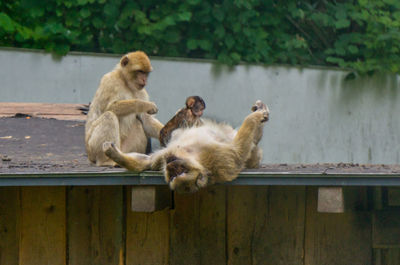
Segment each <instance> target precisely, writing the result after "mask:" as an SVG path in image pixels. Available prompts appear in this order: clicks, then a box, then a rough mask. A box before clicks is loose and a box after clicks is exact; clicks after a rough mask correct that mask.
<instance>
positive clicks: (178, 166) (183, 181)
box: [165, 156, 207, 193]
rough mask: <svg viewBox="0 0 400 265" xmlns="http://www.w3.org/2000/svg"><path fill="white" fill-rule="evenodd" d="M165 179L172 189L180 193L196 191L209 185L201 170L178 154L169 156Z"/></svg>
mask: <svg viewBox="0 0 400 265" xmlns="http://www.w3.org/2000/svg"><path fill="white" fill-rule="evenodd" d="M165 181H166V182H167V183H168V185H169V187H170V189H171V190H175V191H177V192H179V193H192V192H196V191H198V190H199V189H200V188H202V187H205V186H206V185H207V180H206V178H205V177H204V176H203V174H201V172H200V170H198V169H196V168H193V167H192V166H191V165H190V164H189V163H188V162H187V161H185V160H184V159H180V158H177V157H176V156H169V157H168V158H167V160H166V167H165Z"/></svg>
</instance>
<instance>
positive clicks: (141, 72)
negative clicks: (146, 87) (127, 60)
mask: <svg viewBox="0 0 400 265" xmlns="http://www.w3.org/2000/svg"><path fill="white" fill-rule="evenodd" d="M136 73H138V74H141V75H146V76H148V75H149V74H150V73H149V72H145V71H142V70H137V71H136Z"/></svg>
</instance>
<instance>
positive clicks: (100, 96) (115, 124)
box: [85, 51, 163, 166]
mask: <svg viewBox="0 0 400 265" xmlns="http://www.w3.org/2000/svg"><path fill="white" fill-rule="evenodd" d="M152 70H153V68H152V66H151V64H150V59H149V58H148V57H147V55H146V54H145V53H144V52H141V51H136V52H131V53H128V54H126V55H124V56H123V57H122V58H121V60H120V63H119V64H118V65H117V66H116V67H115V68H114V70H113V71H111V72H109V73H107V74H105V75H104V76H103V78H102V79H101V81H100V85H99V88H98V89H97V91H96V94H95V96H94V98H93V100H92V103H91V104H90V109H89V113H88V116H87V121H86V126H85V144H86V151H87V154H88V158H89V160H90V161H91V162H92V163H94V164H96V165H97V166H114V165H115V162H114V161H112V160H111V159H110V158H108V157H107V156H106V155H105V154H104V151H103V143H104V142H113V143H115V145H116V146H118V148H120V149H121V150H123V151H124V152H137V153H145V151H146V146H147V142H148V137H153V138H157V139H158V136H159V134H160V130H161V128H163V124H162V123H161V122H159V121H158V120H157V119H156V118H154V117H152V116H151V114H155V113H157V111H158V110H157V106H156V105H155V104H154V103H153V102H150V101H149V96H148V94H147V92H146V89H145V88H144V87H145V86H146V83H147V78H148V75H149V73H150V72H151V71H152Z"/></svg>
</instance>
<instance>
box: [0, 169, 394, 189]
mask: <svg viewBox="0 0 400 265" xmlns="http://www.w3.org/2000/svg"><path fill="white" fill-rule="evenodd" d="M90 185H96V186H97V185H98V186H103V185H106V186H107V185H166V183H165V181H164V177H163V175H162V172H157V171H146V172H141V173H135V172H127V171H121V172H120V171H116V172H95V173H93V172H71V173H33V174H26V173H23V174H19V173H17V174H0V186H90ZM225 185H283V186H400V174H399V173H345V174H342V173H291V172H246V171H245V172H242V173H241V174H240V175H239V177H238V178H237V179H235V180H234V181H232V182H227V183H225Z"/></svg>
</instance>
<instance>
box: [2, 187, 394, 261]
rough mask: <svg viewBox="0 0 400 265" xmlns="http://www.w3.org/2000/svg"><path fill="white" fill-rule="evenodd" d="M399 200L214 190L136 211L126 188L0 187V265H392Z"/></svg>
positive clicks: (351, 192) (373, 192)
mask: <svg viewBox="0 0 400 265" xmlns="http://www.w3.org/2000/svg"><path fill="white" fill-rule="evenodd" d="M399 194H400V191H399V190H397V189H386V188H375V189H373V188H358V187H355V188H345V199H346V210H345V213H339V214H338V213H335V214H333V213H332V214H330V213H318V212H317V210H316V209H317V188H316V187H282V186H279V187H278V186H269V187H266V186H261V187H250V186H243V187H240V186H215V187H210V188H208V189H206V190H203V191H201V192H199V193H196V194H192V195H179V194H175V200H174V202H175V208H174V209H172V210H169V209H166V210H163V211H159V212H155V213H136V212H132V211H131V210H130V209H131V208H130V207H131V206H130V203H131V202H130V187H121V186H108V187H100V186H99V187H93V186H90V187H2V188H0V265H3V264H4V265H28V264H29V265H39V264H40V265H43V264H51V265H83V264H84V265H90V264H96V265H102V264H108V265H134V264H171V265H172V264H174V265H175V264H191V265H196V264H229V265H233V264H240V265H242V264H266V265H287V264H291V265H320V264H328V265H336V264H337V265H339V264H340V265H343V264H352V265H369V264H371V265H372V264H374V265H395V264H400V211H399V206H400V205H399V204H400V197H399Z"/></svg>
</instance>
